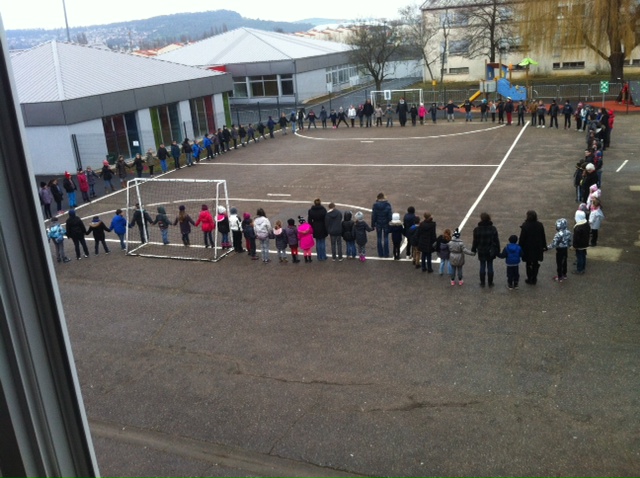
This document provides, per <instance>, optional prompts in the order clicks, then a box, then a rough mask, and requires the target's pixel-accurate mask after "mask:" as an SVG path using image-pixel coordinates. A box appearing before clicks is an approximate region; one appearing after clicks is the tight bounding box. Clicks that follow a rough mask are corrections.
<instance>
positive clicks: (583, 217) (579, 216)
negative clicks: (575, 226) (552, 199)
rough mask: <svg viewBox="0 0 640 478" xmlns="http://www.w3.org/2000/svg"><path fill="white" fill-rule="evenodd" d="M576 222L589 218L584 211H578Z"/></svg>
mask: <svg viewBox="0 0 640 478" xmlns="http://www.w3.org/2000/svg"><path fill="white" fill-rule="evenodd" d="M575 220H576V222H581V221H586V220H587V216H586V214H585V213H584V212H583V211H576V217H575Z"/></svg>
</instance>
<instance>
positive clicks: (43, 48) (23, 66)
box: [11, 41, 224, 104]
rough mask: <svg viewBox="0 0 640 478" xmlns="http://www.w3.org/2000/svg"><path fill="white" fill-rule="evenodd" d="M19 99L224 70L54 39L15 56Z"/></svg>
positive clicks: (61, 97)
mask: <svg viewBox="0 0 640 478" xmlns="http://www.w3.org/2000/svg"><path fill="white" fill-rule="evenodd" d="M11 64H12V67H13V72H14V76H15V80H16V88H17V90H18V98H19V100H20V103H23V104H24V103H46V102H54V101H65V100H71V99H77V98H84V97H88V96H95V95H103V94H107V93H114V92H118V91H126V90H132V89H135V88H145V87H149V86H156V85H164V84H168V83H174V82H180V81H187V80H194V79H198V78H209V77H213V76H218V75H222V74H224V73H220V72H215V71H210V70H203V69H200V68H193V67H190V66H185V65H184V64H178V63H171V62H169V61H166V60H164V59H162V60H161V59H157V58H145V57H140V56H135V55H130V54H128V53H117V52H114V51H111V50H105V49H102V48H96V47H89V46H83V45H77V44H72V43H60V42H56V41H52V42H49V43H45V44H43V45H40V46H37V47H35V48H32V49H30V50H25V51H21V52H19V53H16V54H15V55H12V56H11Z"/></svg>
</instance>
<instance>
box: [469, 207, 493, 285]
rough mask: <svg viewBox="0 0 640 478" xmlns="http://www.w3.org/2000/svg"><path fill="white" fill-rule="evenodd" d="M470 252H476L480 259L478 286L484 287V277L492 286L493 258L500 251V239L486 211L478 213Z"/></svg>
mask: <svg viewBox="0 0 640 478" xmlns="http://www.w3.org/2000/svg"><path fill="white" fill-rule="evenodd" d="M471 252H476V253H477V254H478V260H479V261H480V287H484V285H485V277H486V278H487V279H488V281H489V287H493V260H494V259H495V258H496V256H497V255H498V253H499V252H500V239H499V237H498V230H497V229H496V228H495V226H494V225H493V222H492V221H491V216H490V215H489V214H488V213H486V212H483V213H482V214H480V222H479V223H478V225H477V226H476V228H475V229H474V230H473V245H472V246H471Z"/></svg>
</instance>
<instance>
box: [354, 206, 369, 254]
mask: <svg viewBox="0 0 640 478" xmlns="http://www.w3.org/2000/svg"><path fill="white" fill-rule="evenodd" d="M371 231H373V228H372V227H371V226H369V224H367V223H366V221H365V220H364V214H362V213H361V212H360V211H358V212H357V213H356V222H355V224H354V225H353V235H354V236H355V238H356V245H357V246H358V255H359V256H360V262H364V261H366V260H367V250H366V245H367V232H371Z"/></svg>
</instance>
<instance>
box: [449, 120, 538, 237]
mask: <svg viewBox="0 0 640 478" xmlns="http://www.w3.org/2000/svg"><path fill="white" fill-rule="evenodd" d="M528 126H529V121H527V124H525V125H524V127H523V128H522V130H521V131H520V133H519V134H518V136H517V137H516V139H515V140H514V141H513V144H512V145H511V147H510V148H509V151H507V154H505V155H504V158H502V161H501V162H500V165H499V166H498V167H497V168H496V170H495V172H494V173H493V176H491V179H489V182H488V183H487V185H486V186H485V187H484V189H483V190H482V192H481V193H480V195H479V196H478V199H476V202H474V203H473V205H472V206H471V207H470V208H469V211H468V212H467V215H466V216H465V217H464V219H463V220H462V222H461V223H460V225H459V226H458V230H459V231H462V228H463V227H464V225H465V224H466V223H467V221H468V220H469V218H470V217H471V214H473V211H475V209H476V207H477V206H478V204H480V201H481V200H482V198H483V197H484V195H485V194H486V192H487V191H488V190H489V188H490V187H491V184H492V183H493V181H494V180H495V179H496V177H497V176H498V173H499V172H500V170H501V169H502V166H504V164H505V163H506V162H507V159H509V156H510V155H511V152H512V151H513V148H515V147H516V144H518V141H520V138H521V137H522V134H523V133H524V131H525V130H526V129H527V127H528Z"/></svg>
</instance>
